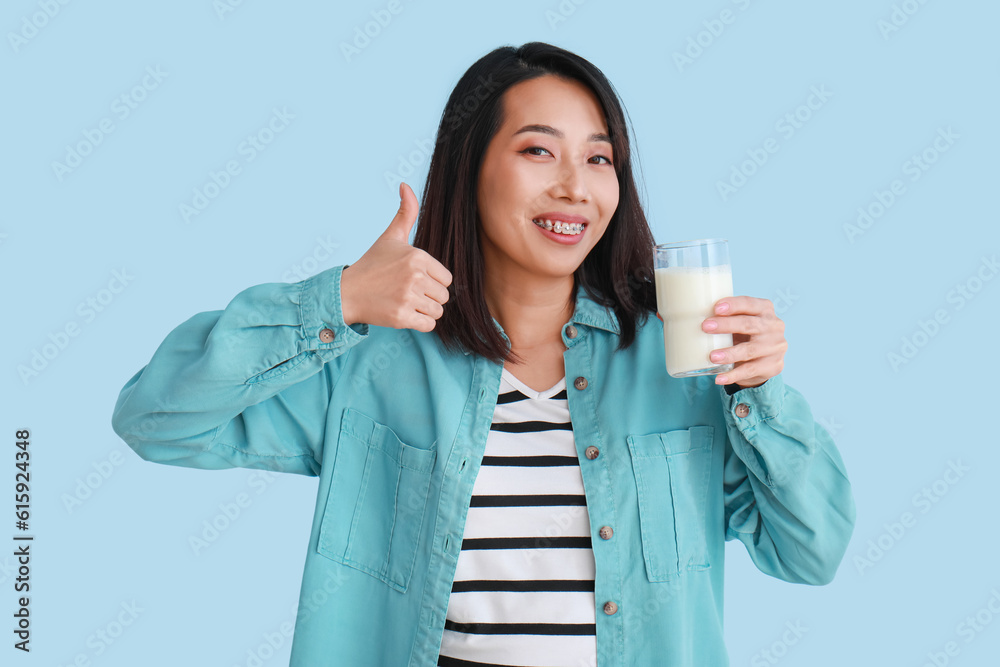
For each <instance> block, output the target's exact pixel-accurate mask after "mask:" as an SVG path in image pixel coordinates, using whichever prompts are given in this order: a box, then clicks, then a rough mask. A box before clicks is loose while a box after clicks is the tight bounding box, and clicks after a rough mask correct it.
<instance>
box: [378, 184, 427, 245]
mask: <svg viewBox="0 0 1000 667" xmlns="http://www.w3.org/2000/svg"><path fill="white" fill-rule="evenodd" d="M419 211H420V206H419V205H418V203H417V196H416V195H415V194H413V190H411V189H410V186H409V185H407V184H406V183H400V184H399V210H398V211H396V215H395V217H393V219H392V221H391V222H390V223H389V227H388V228H386V230H385V231H384V232H382V236H381V237H380V238H392V239H396V240H398V241H403V242H405V243H409V242H410V241H409V239H410V231H411V230H412V229H413V223H414V222H416V220H417V213H418V212H419Z"/></svg>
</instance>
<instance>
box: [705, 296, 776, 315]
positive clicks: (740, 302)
mask: <svg viewBox="0 0 1000 667" xmlns="http://www.w3.org/2000/svg"><path fill="white" fill-rule="evenodd" d="M712 312H714V313H715V314H716V315H763V314H764V313H768V312H770V313H773V312H774V304H773V303H771V301H770V300H769V299H758V298H757V297H753V296H727V297H723V298H721V299H719V300H718V301H716V302H715V308H714V309H713V310H712Z"/></svg>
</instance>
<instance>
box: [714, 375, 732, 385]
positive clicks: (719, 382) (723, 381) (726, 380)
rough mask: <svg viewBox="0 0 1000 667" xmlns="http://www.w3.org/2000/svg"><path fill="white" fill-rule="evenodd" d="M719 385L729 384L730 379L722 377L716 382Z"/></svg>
mask: <svg viewBox="0 0 1000 667" xmlns="http://www.w3.org/2000/svg"><path fill="white" fill-rule="evenodd" d="M716 383H718V384H729V377H728V376H725V375H720V376H719V377H718V379H717V380H716Z"/></svg>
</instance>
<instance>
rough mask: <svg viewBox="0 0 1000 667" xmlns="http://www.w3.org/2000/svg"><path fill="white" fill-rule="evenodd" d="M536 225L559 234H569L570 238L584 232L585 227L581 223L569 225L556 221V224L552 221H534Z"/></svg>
mask: <svg viewBox="0 0 1000 667" xmlns="http://www.w3.org/2000/svg"><path fill="white" fill-rule="evenodd" d="M532 222H534V223H535V224H536V225H538V226H539V227H542V228H544V229H548V230H550V231H553V232H556V233H558V234H567V235H569V236H575V235H577V234H579V233H580V232H582V231H583V225H581V224H579V223H568V222H562V221H561V220H556V221H555V222H553V221H551V220H539V219H537V218H536V219H535V220H532Z"/></svg>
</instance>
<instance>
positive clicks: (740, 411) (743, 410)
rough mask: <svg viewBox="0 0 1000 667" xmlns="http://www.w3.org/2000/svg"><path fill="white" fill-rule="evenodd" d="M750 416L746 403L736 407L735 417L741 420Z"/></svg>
mask: <svg viewBox="0 0 1000 667" xmlns="http://www.w3.org/2000/svg"><path fill="white" fill-rule="evenodd" d="M748 414H750V406H749V405H747V404H746V403H740V404H739V405H737V406H736V416H737V417H739V418H740V419H742V418H743V417H746V416H747V415H748Z"/></svg>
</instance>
